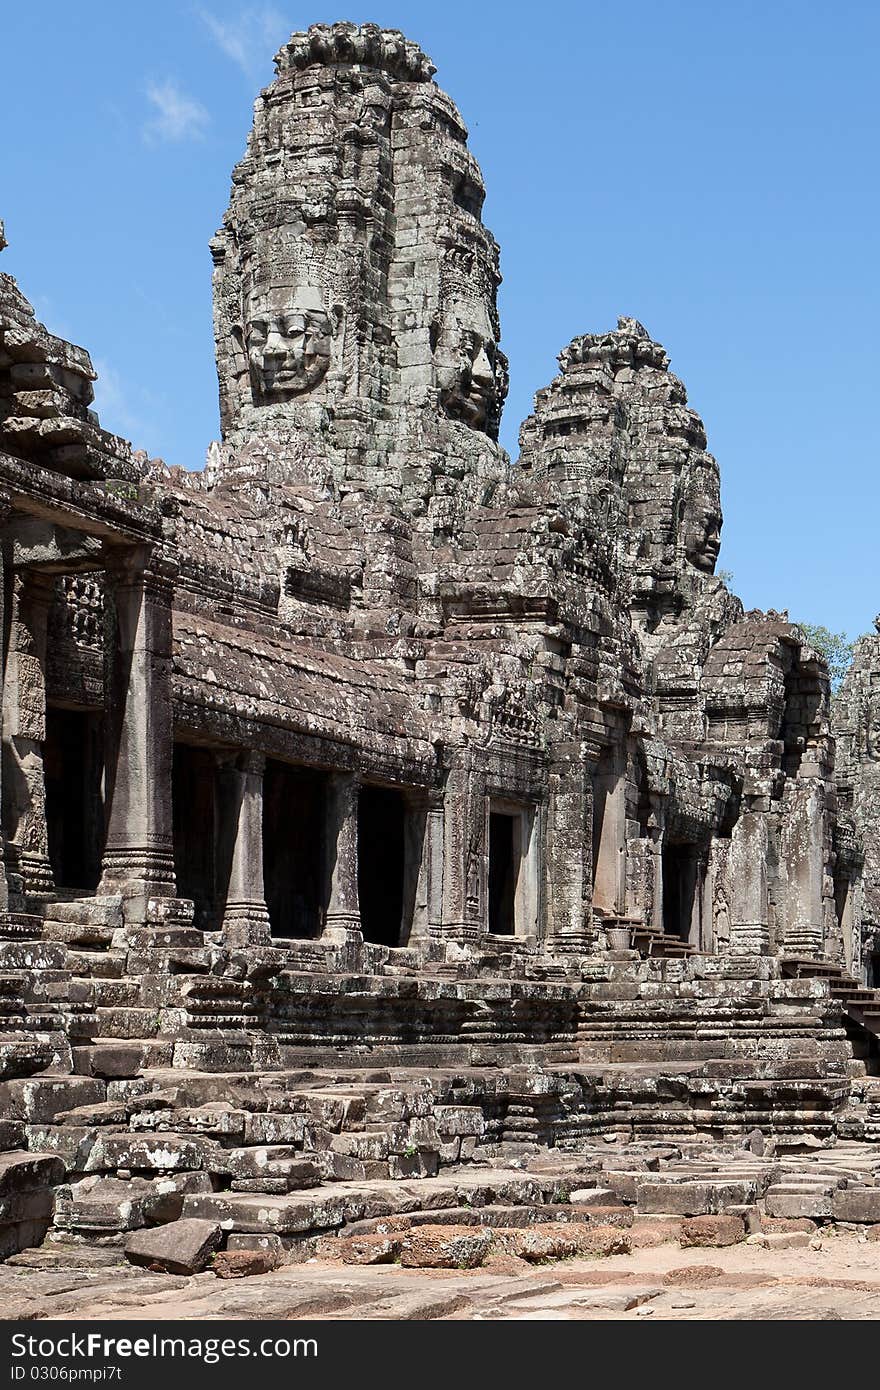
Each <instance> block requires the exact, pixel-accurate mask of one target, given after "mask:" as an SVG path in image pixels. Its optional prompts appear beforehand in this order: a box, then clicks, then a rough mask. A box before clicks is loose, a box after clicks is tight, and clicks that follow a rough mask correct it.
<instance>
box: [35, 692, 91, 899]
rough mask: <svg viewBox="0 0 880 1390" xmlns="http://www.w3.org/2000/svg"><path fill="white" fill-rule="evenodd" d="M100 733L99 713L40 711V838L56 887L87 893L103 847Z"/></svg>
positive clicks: (56, 710) (88, 711)
mask: <svg viewBox="0 0 880 1390" xmlns="http://www.w3.org/2000/svg"><path fill="white" fill-rule="evenodd" d="M103 749H104V730H103V719H102V716H101V714H100V711H96V710H82V709H62V708H55V707H52V706H50V707H49V708H48V709H47V710H46V738H45V741H44V744H43V775H44V778H45V786H46V832H47V838H48V844H49V862H50V863H51V865H52V874H53V877H54V879H55V884H56V887H57V888H59V889H61V890H78V891H83V892H93V891H94V890H95V889H96V888H97V886H98V883H99V881H100V878H101V852H102V850H103V846H104V804H103V798H102V791H101V779H102V775H103V769H104V757H103Z"/></svg>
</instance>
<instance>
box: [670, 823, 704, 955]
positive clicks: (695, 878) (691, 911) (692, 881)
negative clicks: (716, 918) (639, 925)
mask: <svg viewBox="0 0 880 1390" xmlns="http://www.w3.org/2000/svg"><path fill="white" fill-rule="evenodd" d="M703 872H704V871H703V868H702V865H701V859H700V853H699V848H698V846H697V845H694V844H665V845H664V846H663V931H664V934H665V935H666V936H672V937H677V938H678V940H679V941H684V942H689V943H690V944H691V945H693V946H697V947H698V948H699V946H700V945H701V935H702V915H703V914H702V896H703V894H702V889H703Z"/></svg>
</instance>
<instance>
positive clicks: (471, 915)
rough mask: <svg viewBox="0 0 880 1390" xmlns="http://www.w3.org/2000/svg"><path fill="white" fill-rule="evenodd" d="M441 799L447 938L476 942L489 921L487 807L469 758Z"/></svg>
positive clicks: (479, 776) (481, 781) (452, 775)
mask: <svg viewBox="0 0 880 1390" xmlns="http://www.w3.org/2000/svg"><path fill="white" fill-rule="evenodd" d="M443 800H444V861H445V862H444V871H443V936H444V938H446V939H448V940H451V941H458V942H476V941H478V940H479V938H480V936H481V935H482V934H483V932H485V931H486V927H487V922H488V891H487V885H488V847H487V834H486V831H487V822H488V806H487V801H486V782H485V777H484V776H483V774H482V773H481V772H479V771H477V770H476V769H475V768H474V767H473V765H472V763H471V760H470V757H468V756H465V757H464V758H462V759H461V760H460V761H459V762H458V763H457V764H456V765H455V766H454V767H453V768H452V769H451V770H450V772H449V775H448V777H447V779H446V789H445V793H444V798H443Z"/></svg>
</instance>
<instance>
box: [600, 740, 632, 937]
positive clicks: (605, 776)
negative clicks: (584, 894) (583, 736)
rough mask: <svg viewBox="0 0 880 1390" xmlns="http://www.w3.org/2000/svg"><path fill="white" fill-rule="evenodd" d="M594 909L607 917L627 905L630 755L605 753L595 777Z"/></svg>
mask: <svg viewBox="0 0 880 1390" xmlns="http://www.w3.org/2000/svg"><path fill="white" fill-rule="evenodd" d="M592 841H593V854H594V856H595V859H594V863H593V907H594V909H599V910H600V911H602V912H603V913H604V915H605V916H606V917H617V916H620V915H622V914H623V913H624V911H625V905H626V752H625V749H623V748H620V747H617V746H616V747H614V748H608V749H604V750H603V752H602V755H601V757H600V759H599V763H598V765H597V767H596V770H595V772H594V774H593V836H592Z"/></svg>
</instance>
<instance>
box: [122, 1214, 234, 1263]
mask: <svg viewBox="0 0 880 1390" xmlns="http://www.w3.org/2000/svg"><path fill="white" fill-rule="evenodd" d="M222 1238H223V1233H222V1231H221V1229H220V1225H219V1223H218V1222H216V1221H200V1220H198V1219H197V1218H194V1217H185V1218H184V1219H183V1220H181V1221H172V1222H171V1223H170V1224H169V1225H167V1226H153V1227H151V1228H149V1229H148V1230H143V1231H135V1232H134V1233H133V1234H132V1235H130V1236H128V1238H127V1239H126V1242H125V1258H126V1259H127V1260H130V1261H131V1263H132V1264H135V1265H147V1266H149V1267H150V1268H151V1269H152V1268H155V1269H159V1270H162V1271H163V1272H165V1273H168V1274H198V1273H199V1271H200V1270H202V1269H204V1268H205V1266H206V1265H207V1263H208V1261H209V1259H210V1257H211V1255H212V1254H213V1253H214V1251H215V1250H216V1249H217V1248H218V1246H219V1245H220V1242H221V1240H222Z"/></svg>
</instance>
